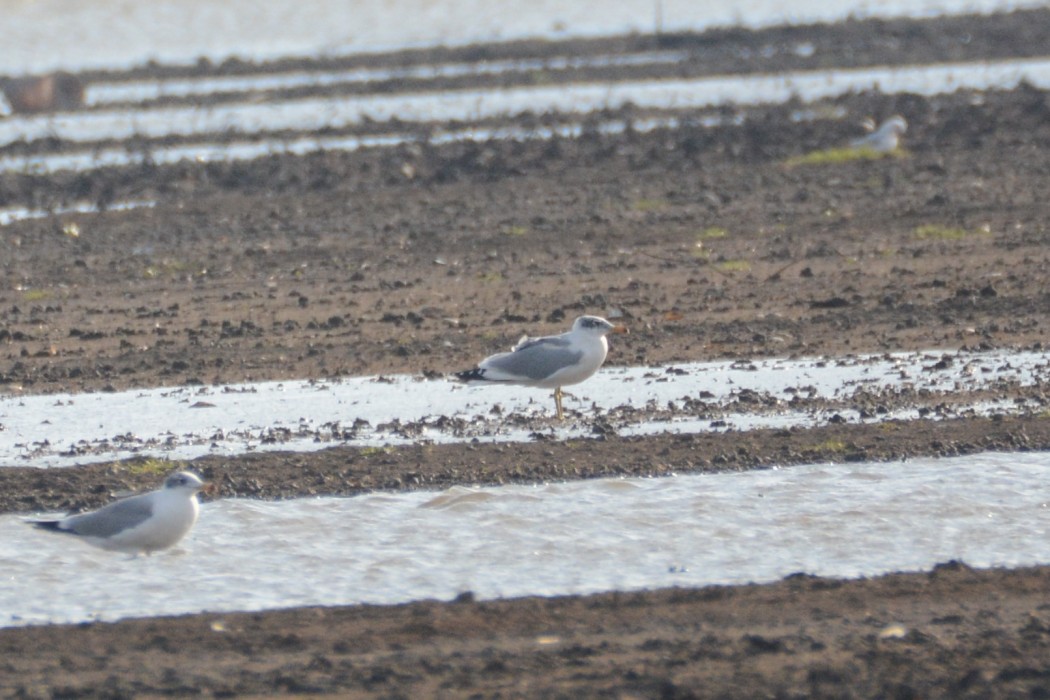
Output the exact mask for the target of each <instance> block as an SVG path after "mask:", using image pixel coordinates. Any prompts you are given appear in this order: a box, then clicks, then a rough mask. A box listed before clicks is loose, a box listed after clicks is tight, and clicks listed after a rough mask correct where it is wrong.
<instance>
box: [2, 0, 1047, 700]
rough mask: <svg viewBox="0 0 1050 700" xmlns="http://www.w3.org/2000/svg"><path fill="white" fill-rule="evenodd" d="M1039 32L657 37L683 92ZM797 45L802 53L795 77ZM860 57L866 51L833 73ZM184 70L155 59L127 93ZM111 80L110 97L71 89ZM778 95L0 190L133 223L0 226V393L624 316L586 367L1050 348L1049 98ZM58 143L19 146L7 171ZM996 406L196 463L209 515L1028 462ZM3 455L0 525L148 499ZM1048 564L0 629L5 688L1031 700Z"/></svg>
mask: <svg viewBox="0 0 1050 700" xmlns="http://www.w3.org/2000/svg"><path fill="white" fill-rule="evenodd" d="M1045 17H1046V14H1045V13H1042V14H1040V13H1038V12H1036V13H1034V14H1032V13H1022V14H1018V15H1015V16H1012V17H994V16H993V17H989V18H974V17H971V18H956V19H952V20H932V21H922V22H904V21H902V22H872V23H861V22H847V23H843V24H841V25H835V26H832V27H821V28H809V29H808V30H806V31H805V32H803V31H802V30H769V31H767V32H734V31H724V32H718V33H715V34H712V35H708V36H706V37H700V38H696V37H694V38H688V37H678V38H674V37H665V38H663V39H661V40H660V42H662V43H660V42H656V40H653V41H654V42H656V43H653V44H650V46H664V47H666V46H668V45H670V44H673V45H675V46H679V47H680V46H693V47H697V46H699V47H708V48H709V51H708V53H707V54H704V53H703V52H700V53H699V54H698V56H700V58H698V59H697V61H696V62H695V66H694V67H693V68H692V69H691V70H696V71H700V70H704V69H703V68H701V67H697V66H702V65H710V66H714V68H713V70H715V71H716V72H717V71H719V70H722V71H724V70H726V69H725V67H724V62H723V63H722V64H720V63H719V62H718V61H717V60H715V59H714V58H711V61H710V63H709V64H705V63H704V60H706V57H711V56H715V55H722V54H724V55H725V56H733V55H737V56H739V55H741V53H740V52H741V51H743V50H744V49H746V50H747V51H748V52H749V53H747V55H748V56H753V57H759V58H755V59H754V60H755V61H757V62H758V63H757V64H755V65H753V66H752V65H750V64H747V67H745V68H742V70H764V68H762V66H763V65H765V66H768V65H769V63H768V62H769V61H771V60H774V59H771V58H769V56H777V55H779V56H788V55H791V56H795V57H796V58H795V59H792V61H796V59H797V62H801V63H805V62H806V61H809V62H810V63H813V62H819V63H820V64H821V67H828V66H851V65H857V64H858V63H859V64H863V65H876V64H889V63H894V62H897V61H899V60H900V57H901V56H911V57H912V58H911V59H910V60H918V61H926V62H937V61H947V60H960V59H975V58H1001V57H1004V56H1019V55H1029V54H1031V52H1032V51H1034V50H1035V49H1034V48H1033V47H1036V46H1043V47H1045V46H1046V45H1047V43H1046V41H1044V40H1041V39H1040V38H1039V36H1040V35H1039V32H1041V31H1044V30H1045V28H1046V27H1047V26H1050V23H1047V22H1046V21H1045ZM1040 18H1042V19H1043V20H1044V21H1041V22H1040V21H1035V20H1038V19H1040ZM803 37H804V38H805V40H806V41H810V42H812V43H813V44H814V46H816V47H817V50H816V51H815V53H814V54H813V56H816V58H812V59H811V58H808V57H807V56H805V55H800V54H799V53H798V51H797V44H798V42H799V41H801V40H802V38H803ZM966 37H969V39H966ZM637 41H641V39H637V40H634V39H632V40H620V45H621V48H620V49H617V48H616V47H617V42H611V41H610V42H606V43H605V44H602V45H600V46H599V45H598V44H595V45H593V46H590V47H583V48H581V46H582V45H574V46H571V47H567V48H566V47H561V46H559V45H557V44H529V43H525V44H518V45H515V47H513V48H510V49H508V48H505V47H504V48H486V47H478V48H475V49H471V50H466V49H464V50H460V51H459V52H458V53H456V52H452V53H440V52H434V53H433V55H430V56H429V57H427V59H428V60H434V61H438V60H449V59H450V58H452V59H457V60H468V59H470V57H471V55H477V56H486V55H490V54H491V55H497V54H499V53H500V52H507V51H513V52H518V55H520V54H528V55H544V53H545V52H546V53H549V54H551V55H561V53H562V51H563V50H564V51H572V50H583V51H592V52H599V49H600V51H602V52H610V51H615V50H637V46H636V45H635V44H632V43H631V42H637ZM851 42H853V43H856V45H858V46H863V47H864V51H863V52H854V53H850V52H848V51H847V50H846V47H848V46H850V45H852V44H851ZM857 42H859V43H857ZM767 47H774V48H775V50H774V51H773V53H772V54H770V51H769V50H768V48H767ZM909 47H910V48H909ZM730 48H732V50H730ZM905 49H907V51H906V50H905ZM471 52H473V54H472V53H471ZM720 52H721V53H720ZM908 52H919V53H915V54H912V53H908ZM803 53H805V52H803ZM920 53H921V55H920ZM419 55H422V54H419ZM419 55H416V54H413V56H415V57H416V58H418V57H419ZM762 56H766V57H767V58H765V59H762V58H761V57H762ZM701 59H703V60H701ZM360 60H362V61H364V60H366V59H360ZM405 60H407V58H406V55H402V56H400V57H393V58H391V57H388V58H385V59H382V58H377V57H372V58H369V59H367V61H370V62H382V61H386V62H388V63H394V62H397V61H405ZM778 60H779V59H778ZM762 61H766V63H762ZM304 65H305V66H309V65H310V64H309V63H296V64H289V66H288V67H295V68H297V69H299V68H302V67H303V66H304ZM782 65H783V66H785V67H795V68H798V67H806V66H805V65H795V63H794V62H793V63H790V64H788V63H782ZM807 65H809V64H807ZM720 66H722V67H720ZM251 69H252V67H250V66H237V65H234V64H227V65H225V66H208V65H205V64H202V65H200V66H198V67H196V68H195V69H194V70H196V71H199V72H205V73H207V72H214V73H221V72H226V73H229V72H235V71H244V72H249V71H250V70H251ZM175 72H177V71H175V70H174V69H168V68H165V67H162V66H151V67H148V68H143V69H141V70H140V71H135V72H132V73H128V74H127V75H126V76H125V77H127V78H129V79H130V78H140V77H143V76H149V75H156V76H163V75H171V74H174V73H175ZM103 77H104V78H105V79H107V80H113V79H115V77H116V76H113V75H107V76H85V78H86V79H87V80H88V81H89V82H90V80H91V79H101V78H103ZM635 77H637V76H635ZM652 77H653V78H654V79H658V78H659V77H661V76H659V75H653V76H652ZM665 77H666V76H665ZM388 87H389V86H388ZM446 87H448V86H446ZM217 99H218V98H217ZM801 107H803V105H801V104H785V105H766V106H759V107H749V108H747V109H743V108H740V109H738V108H735V107H731V106H725V107H721V108H719V109H717V110H711V111H712V112H713V113H714V112H717V113H721V114H724V115H727V116H742V117H743V119H742V120H741V121H739V123H737V122H733V121H730V122H728V123H727V124H726V125H723V126H720V127H714V128H709V127H704V126H700V125H699V123H695V124H691V123H687V124H686V125H684V126H682V127H680V128H677V129H665V130H656V131H650V132H641V131H633V130H627V132H626V133H623V134H617V135H610V134H602V133H599V132H597V131H589V130H585V133H584V134H583V136H581V137H580V138H578V139H565V138H557V139H554V140H548V141H540V140H532V141H491V142H485V143H459V144H448V145H435V144H433V143H429V142H428V141H427V140H426V139H421V140H420V142H419V143H417V144H411V145H406V146H403V147H396V148H389V149H365V150H361V151H357V152H352V153H346V152H319V153H316V154H313V155H309V156H304V157H293V156H286V155H275V156H272V157H265V158H260V159H258V160H254V161H249V162H237V163H190V162H185V163H180V164H178V165H171V166H160V165H153V164H149V163H147V164H144V165H140V166H134V167H127V168H108V169H100V170H93V171H90V172H82V173H56V174H51V175H46V174H40V173H31V172H24V173H2V174H0V206H5V207H8V206H27V207H29V206H31V207H39V208H45V209H46V208H48V207H59V206H63V205H67V204H69V203H70V202H72V201H88V202H93V203H97V204H99V205H101V206H102V207H103V208H105V207H106V206H107V204H109V203H112V202H119V201H125V200H132V199H134V200H142V199H146V200H151V201H154V202H155V205H154V206H153V207H151V208H146V209H135V210H128V211H104V212H102V213H96V214H77V213H71V214H62V215H59V216H55V217H50V218H43V219H36V220H27V221H21V222H16V223H12V224H10V225H7V226H3V227H0V276H2V278H3V280H4V281H5V282H4V284H3V286H2V288H0V391H3V392H4V393H5V394H15V395H17V394H19V393H25V394H30V393H33V394H35V393H59V392H71V391H73V392H75V391H113V390H118V389H126V388H135V387H150V386H179V385H211V384H223V383H233V382H245V381H254V380H264V379H309V378H318V379H320V378H338V377H344V376H353V375H362V374H391V373H408V374H418V375H423V376H427V377H431V378H439V377H442V376H445V375H448V374H449V373H452V372H454V371H457V370H462V369H465V368H467V367H469V366H471V365H472V364H473V363H474V362H475V361H476V360H478V359H479V358H481V357H483V356H485V355H487V354H489V353H491V352H495V351H498V350H503V349H505V348H506V347H507V346H509V345H511V344H513V343H514V342H515V341H516V340H517V338H518V337H519V336H520V335H521V334H523V333H529V334H531V335H537V334H543V333H550V332H558V331H560V330H563V329H564V328H566V327H567V326H568V325H569V323H571V320H572V318H573V317H574V316H576V315H578V314H581V313H595V314H601V315H606V316H613V317H615V318H616V319H617V320H618V321H620V322H623V323H625V324H626V325H628V326H629V327H630V329H631V333H630V335H628V336H617V337H616V338H614V339H613V342H612V350H611V352H610V355H609V359H608V363H609V364H610V365H638V364H652V365H659V364H666V363H674V362H684V361H698V360H714V359H734V360H747V359H751V358H760V357H775V356H812V355H829V356H836V355H844V354H859V353H884V352H891V351H897V350H927V349H939V350H944V351H947V352H953V351H958V350H962V349H993V348H994V349H1027V350H1041V349H1042V348H1043V346H1044V343H1045V342H1046V340H1045V337H1046V331H1047V328H1048V324H1050V304H1048V288H1047V277H1046V272H1045V271H1046V267H1047V262H1048V254H1047V245H1046V243H1047V239H1048V235H1050V231H1048V223H1047V222H1048V221H1050V202H1048V199H1047V197H1046V193H1047V192H1050V169H1048V168H1047V160H1046V153H1047V149H1048V147H1050V95H1048V94H1047V93H1046V92H1044V91H1041V90H1038V89H1035V88H1032V87H1031V86H1026V85H1022V86H1021V87H1019V88H1017V89H1015V90H1009V91H990V92H984V93H975V92H957V93H954V94H948V95H941V96H934V97H923V96H918V95H910V94H901V95H886V94H882V93H862V94H851V95H847V96H843V97H841V98H836V99H833V100H828V101H825V102H821V103H819V104H816V105H807V106H805V107H806V109H808V110H810V111H813V112H815V113H816V114H828V115H833V116H829V117H828V118H817V119H815V120H801V121H799V120H795V119H793V116H794V115H795V114H796V112H797V110H799V108H801ZM897 113H899V114H902V115H904V116H905V117H906V119H907V120H908V124H909V129H908V132H907V134H906V136H905V140H904V146H905V148H906V151H905V152H903V153H899V154H896V155H895V156H890V157H885V158H881V159H877V160H856V161H849V162H842V163H834V164H825V165H819V166H810V165H796V166H793V167H792V166H791V165H790V164H789V160H790V159H791V158H793V157H797V156H800V155H803V154H805V153H808V152H811V151H814V150H817V149H823V148H828V147H831V146H836V145H841V144H843V143H846V142H847V141H848V140H849V139H850V138H852V137H855V136H857V135H859V134H860V133H861V130H860V122H861V121H862V120H863V119H864V118H865V117H869V116H870V117H874V118H876V119H883V118H885V117H888V116H890V115H892V114H897ZM843 115H844V116H843ZM597 116H600V117H602V118H605V117H611V116H616V117H621V118H625V119H628V120H630V119H633V118H636V117H641V116H645V114H644V113H642V112H641V111H640V110H635V109H632V108H627V109H625V110H622V111H620V112H618V113H616V114H603V115H597ZM680 116H681V115H680ZM557 119H559V117H557V116H554V115H531V114H525V115H519V116H518V117H515V118H514V119H513V120H510V121H512V122H513V123H515V124H518V125H522V126H525V127H529V126H535V125H539V124H543V123H546V122H551V121H557ZM362 128H366V127H362ZM367 128H380V127H379V126H376V125H369V126H368V127H367ZM142 146H143V147H144V148H149V147H150V144H148V143H147V144H142ZM69 147H71V145H70V144H63V143H61V142H47V143H34V144H10V145H8V146H6V147H4V148H3V149H0V152H4V153H18V152H34V151H37V150H46V151H54V152H61V151H62V150H63V149H64V148H69ZM984 391H985V392H986V393H985V394H984V395H982V398H989V399H1006V400H1008V401H1013V402H1014V403H1015V405H1016V406H1017V407H1018V408H1017V411H1016V412H1015V413H1012V414H1010V415H998V416H991V417H978V416H967V415H954V414H952V412H951V411H950V410H949V411H946V410H944V409H943V407H942V408H938V406H939V404H941V403H943V400H940V399H938V400H936V401H931V400H930V399H929V398H928V397H922V396H915V395H900V396H896V395H892V394H887V395H884V396H880V397H877V399H873V403H872V405H871V409H872V410H875V411H878V410H880V408H881V409H885V410H887V411H888V410H891V409H893V408H896V407H899V406H902V405H907V406H913V407H914V406H925V407H926V408H927V414H924V415H926V417H924V418H922V419H919V420H914V421H892V422H887V423H882V424H873V425H861V424H850V423H839V422H829V423H828V424H827V425H821V426H817V427H813V428H805V429H792V430H781V431H776V430H759V431H748V432H739V433H721V434H719V433H711V434H695V435H685V436H669V435H665V436H651V437H644V438H640V437H639V438H636V437H625V436H622V435H619V434H617V432H616V431H615V430H610V429H609V426H608V425H607V424H605V423H603V422H602V421H599V420H593V419H591V418H589V417H588V416H585V415H574V416H571V420H574V421H579V422H582V423H584V424H586V423H587V421H592V423H591V425H590V426H589V427H590V430H591V433H592V435H593V437H591V438H589V439H587V440H585V441H568V442H561V441H551V440H548V439H545V438H544V434H545V431H544V425H545V424H544V419H532V420H536V421H537V422H536V424H535V425H534V427H535V428H536V431H535V432H536V437H535V439H534V440H532V441H531V442H528V443H525V444H522V445H515V446H513V447H509V446H506V445H483V444H473V445H472V444H466V445H416V446H411V447H403V448H385V449H374V448H373V449H363V448H357V447H354V446H353V445H352V444H348V445H346V446H342V447H338V448H334V449H330V450H323V451H320V452H315V453H292V452H273V453H256V454H248V455H244V456H241V457H237V458H224V459H219V458H215V457H206V458H201V459H199V460H195V461H194V462H192V463H191V464H189V465H188V466H189V467H190V468H192V469H195V470H197V471H199V472H200V473H202V474H203V475H205V476H207V477H208V478H210V479H212V480H213V481H215V482H216V483H217V484H218V486H219V492H220V494H221V495H224V496H230V495H237V496H246V497H258V498H287V497H294V496H299V495H309V494H342V495H348V496H349V495H353V494H356V493H361V492H364V491H371V490H376V489H395V490H400V489H419V488H427V489H431V488H433V489H440V488H444V487H447V486H449V485H453V484H498V483H508V482H535V481H547V480H557V479H575V478H593V477H598V476H611V475H646V476H649V475H652V476H661V475H668V474H673V473H684V472H690V471H717V470H729V469H733V470H739V469H754V468H768V467H771V466H774V465H778V466H789V465H792V464H799V463H806V462H814V461H829V462H845V461H851V460H872V459H874V460H891V459H900V458H906V457H908V456H914V455H942V454H943V455H951V454H961V453H969V452H976V451H981V450H988V449H996V450H1007V451H1009V450H1046V449H1048V448H1050V427H1048V426H1047V425H1046V418H1045V404H1046V398H1045V396H1044V395H1043V392H1042V386H1041V385H1037V386H1036V387H1019V386H1017V385H1015V384H1012V383H1009V382H1004V383H1002V384H996V385H992V386H990V387H988V388H986V389H985V390H984ZM541 398H543V399H544V400H546V397H545V396H543V397H541ZM660 411H661V409H660V408H659V407H654V408H653V417H657V416H659V415H660ZM0 423H2V421H0ZM2 429H3V428H2V425H0V430H2ZM581 445H582V446H585V447H586V456H585V457H584V456H581V449H580V447H581ZM4 466H5V468H4V469H2V470H0V510H3V511H6V512H30V511H33V510H38V509H48V510H50V509H64V508H84V507H93V506H95V505H98V504H100V503H102V502H105V501H106V500H108V499H109V498H110V497H111V495H112V494H113V493H115V492H118V491H120V490H122V489H127V488H145V487H147V486H152V485H153V484H154V483H155V480H156V475H155V474H153V473H151V472H150V470H149V469H148V468H145V466H148V465H145V466H144V462H143V460H131V461H127V462H122V463H104V464H97V465H85V466H81V467H75V468H70V469H50V470H37V469H28V468H25V467H24V466H22V465H4ZM712 546H717V542H712ZM1048 575H1050V574H1048V572H1047V570H1046V569H1043V568H1035V569H1024V570H1008V571H973V570H971V569H969V568H967V567H966V566H965V565H964V564H960V563H950V564H946V565H944V566H941V567H939V568H937V569H936V570H934V571H932V572H924V573H913V574H900V575H891V576H886V577H880V578H877V579H872V580H860V581H832V580H826V579H816V578H811V577H807V576H805V575H799V576H796V577H791V578H789V579H786V580H784V581H781V582H778V583H775V584H771V585H764V586H742V587H731V588H721V587H710V588H704V589H699V590H665V591H652V592H641V593H630V594H624V593H607V594H602V595H597V596H587V597H568V598H551V599H523V600H508V601H496V602H477V601H474V600H472V598H471V596H470V595H469V594H466V595H464V596H463V597H461V599H459V600H457V601H454V602H433V601H425V602H419V603H413V604H408V605H402V606H393V607H369V606H356V607H350V608H325V609H299V610H289V611H277V612H271V613H251V614H232V615H221V616H219V615H207V614H205V615H197V616H185V617H179V618H158V619H148V620H129V621H124V622H120V623H116V624H86V625H80V626H55V627H41V628H31V629H3V630H0V649H3V650H4V653H3V654H2V655H0V656H2V660H0V691H2V693H3V694H4V695H5V696H11V697H58V696H62V697H74V696H87V697H99V696H106V697H124V696H129V697H130V696H136V695H150V694H171V695H190V694H193V695H197V694H204V695H238V694H264V693H266V694H268V693H300V694H312V693H316V694H324V693H333V694H339V695H340V696H343V697H369V696H380V697H424V696H438V697H440V696H446V697H463V696H475V697H598V696H601V697H668V698H687V697H741V698H743V697H748V698H750V697H761V696H769V697H785V698H786V697H836V698H841V697H901V698H904V697H1041V696H1044V695H1046V694H1047V693H1048V692H1050V680H1048V677H1047V673H1046V670H1045V669H1046V668H1047V663H1048V659H1047V654H1046V650H1047V649H1048V648H1050V645H1048V644H1047V639H1048V634H1050V617H1048V612H1047V608H1046V602H1045V600H1044V598H1045V596H1044V593H1045V590H1046V583H1047V576H1048Z"/></svg>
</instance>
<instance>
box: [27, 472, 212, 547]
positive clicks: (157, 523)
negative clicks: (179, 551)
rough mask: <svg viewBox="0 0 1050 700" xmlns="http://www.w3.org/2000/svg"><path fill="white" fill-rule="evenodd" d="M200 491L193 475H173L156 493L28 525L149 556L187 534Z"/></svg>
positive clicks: (194, 514) (132, 497) (181, 473)
mask: <svg viewBox="0 0 1050 700" xmlns="http://www.w3.org/2000/svg"><path fill="white" fill-rule="evenodd" d="M203 488H204V482H203V481H201V480H200V478H199V477H198V476H197V475H196V474H192V473H190V472H176V473H175V474H172V475H171V476H169V477H168V478H167V479H165V480H164V486H163V487H161V488H160V489H159V490H157V491H151V492H149V493H143V494H140V495H138V496H131V497H130V498H125V499H123V500H120V501H115V502H113V503H110V504H109V505H108V506H104V507H102V508H99V509H98V510H95V511H91V512H90V513H81V514H79V515H70V516H69V517H67V518H63V519H62V520H38V521H32V524H33V525H36V526H37V527H39V528H43V529H45V530H51V531H52V532H62V533H67V534H70V535H75V536H77V537H79V538H81V539H83V540H84V541H85V542H87V543H88V544H93V545H95V546H96V547H101V548H102V549H108V550H111V551H116V552H129V553H131V554H138V553H139V552H145V553H146V554H151V553H153V552H156V551H157V550H159V549H166V548H167V547H171V546H172V545H174V544H175V543H176V542H178V541H179V540H181V539H182V538H183V537H184V536H185V535H186V533H187V532H189V531H190V528H192V527H193V524H194V523H195V522H197V515H198V513H199V512H200V505H199V504H198V503H197V492H198V491H200V490H201V489H203Z"/></svg>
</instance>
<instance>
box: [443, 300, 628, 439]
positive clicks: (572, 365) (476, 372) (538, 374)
mask: <svg viewBox="0 0 1050 700" xmlns="http://www.w3.org/2000/svg"><path fill="white" fill-rule="evenodd" d="M626 332H627V329H626V328H624V327H623V326H615V325H613V324H611V323H609V322H608V321H606V320H605V319H604V318H600V317H598V316H580V317H579V318H577V319H576V320H575V321H574V322H573V324H572V330H570V331H568V332H567V333H562V334H561V335H548V336H544V337H542V338H529V337H528V336H526V337H524V338H522V339H521V340H520V341H518V344H517V345H515V346H514V348H513V349H512V350H511V351H510V352H501V353H499V354H497V355H492V356H490V357H486V358H485V359H484V360H482V361H481V362H479V363H478V366H477V367H475V368H474V369H472V370H468V371H466V372H458V373H457V374H456V375H455V377H456V379H458V380H459V381H461V382H465V383H467V384H520V385H522V386H533V387H539V388H541V389H554V405H555V407H556V408H557V409H558V419H559V420H560V419H561V418H562V417H563V416H564V414H563V412H562V407H561V397H562V391H561V388H562V387H563V386H568V385H570V384H578V383H580V382H582V381H583V380H585V379H587V378H588V377H590V376H591V375H593V374H594V373H595V372H597V371H598V368H599V367H601V366H602V363H603V362H605V356H606V355H607V354H608V353H609V342H608V341H607V340H606V339H605V336H606V334H608V333H626Z"/></svg>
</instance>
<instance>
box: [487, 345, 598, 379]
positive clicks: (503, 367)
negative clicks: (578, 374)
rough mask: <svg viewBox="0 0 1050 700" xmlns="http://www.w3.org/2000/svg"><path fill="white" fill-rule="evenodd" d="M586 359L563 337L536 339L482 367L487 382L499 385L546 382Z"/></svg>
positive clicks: (490, 360) (502, 354)
mask: <svg viewBox="0 0 1050 700" xmlns="http://www.w3.org/2000/svg"><path fill="white" fill-rule="evenodd" d="M581 357H583V351H582V350H571V349H570V343H569V341H568V340H566V339H564V338H561V337H559V336H552V337H548V338H535V339H532V340H528V341H525V342H523V343H519V344H518V345H517V346H516V347H515V348H514V350H513V351H512V352H504V353H500V354H499V355H493V356H492V357H490V358H488V359H486V360H485V361H483V362H482V363H481V368H482V369H484V370H486V375H485V378H486V379H491V380H495V381H499V380H504V381H507V380H511V381H512V380H514V379H515V378H518V379H527V380H532V381H539V380H542V379H546V378H547V377H549V376H551V375H552V374H554V373H555V372H557V371H558V370H560V369H564V368H566V367H571V366H572V365H574V364H576V363H577V362H579V361H580V358H581Z"/></svg>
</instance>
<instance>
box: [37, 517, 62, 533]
mask: <svg viewBox="0 0 1050 700" xmlns="http://www.w3.org/2000/svg"><path fill="white" fill-rule="evenodd" d="M28 522H29V524H30V525H33V526H35V527H38V528H40V529H41V530H51V531H52V532H66V533H68V532H69V530H66V529H65V528H63V527H62V521H61V520H29V521H28Z"/></svg>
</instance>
